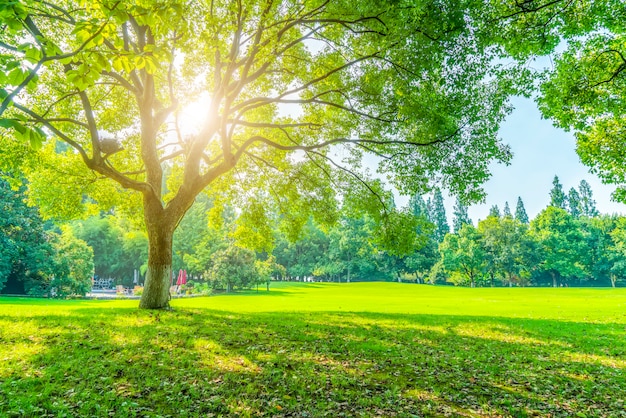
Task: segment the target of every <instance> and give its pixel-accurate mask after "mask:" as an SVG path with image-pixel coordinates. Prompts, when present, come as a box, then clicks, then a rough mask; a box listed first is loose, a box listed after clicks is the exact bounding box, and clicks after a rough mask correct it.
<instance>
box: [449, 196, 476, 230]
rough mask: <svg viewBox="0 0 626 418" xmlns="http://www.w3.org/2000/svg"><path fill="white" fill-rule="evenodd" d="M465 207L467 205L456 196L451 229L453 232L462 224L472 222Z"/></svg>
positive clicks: (459, 228)
mask: <svg viewBox="0 0 626 418" xmlns="http://www.w3.org/2000/svg"><path fill="white" fill-rule="evenodd" d="M467 209H468V207H467V206H466V205H465V204H463V202H462V201H461V199H459V198H458V197H457V198H456V203H455V204H454V218H453V219H452V229H453V230H454V233H455V234H456V233H458V232H459V231H460V230H461V228H462V227H463V225H466V224H470V225H471V224H472V220H471V219H470V217H469V214H468V213H467Z"/></svg>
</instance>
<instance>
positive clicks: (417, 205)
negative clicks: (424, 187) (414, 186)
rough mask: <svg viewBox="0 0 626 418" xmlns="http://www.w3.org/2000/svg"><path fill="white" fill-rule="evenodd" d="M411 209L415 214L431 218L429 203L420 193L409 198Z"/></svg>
mask: <svg viewBox="0 0 626 418" xmlns="http://www.w3.org/2000/svg"><path fill="white" fill-rule="evenodd" d="M409 210H410V211H411V213H412V214H413V216H425V217H426V218H429V213H428V203H427V202H426V201H425V200H424V198H423V197H422V196H421V195H419V194H416V195H414V196H411V198H410V199H409Z"/></svg>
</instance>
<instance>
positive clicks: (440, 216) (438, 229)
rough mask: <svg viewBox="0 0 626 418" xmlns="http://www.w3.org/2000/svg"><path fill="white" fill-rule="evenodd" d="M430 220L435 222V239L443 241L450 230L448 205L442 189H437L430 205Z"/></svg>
mask: <svg viewBox="0 0 626 418" xmlns="http://www.w3.org/2000/svg"><path fill="white" fill-rule="evenodd" d="M429 218H430V221H431V222H432V223H434V224H435V240H436V241H437V242H442V241H443V238H444V237H445V236H446V234H448V233H449V232H450V226H449V225H448V217H447V216H446V207H445V205H444V203H443V195H442V194H441V190H440V189H435V191H434V192H433V199H432V201H431V206H430V216H429Z"/></svg>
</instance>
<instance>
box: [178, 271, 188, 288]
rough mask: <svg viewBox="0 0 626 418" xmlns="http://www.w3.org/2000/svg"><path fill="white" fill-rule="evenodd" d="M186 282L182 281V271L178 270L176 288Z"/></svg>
mask: <svg viewBox="0 0 626 418" xmlns="http://www.w3.org/2000/svg"><path fill="white" fill-rule="evenodd" d="M185 283H187V281H186V280H185V281H183V271H182V270H178V279H176V286H180V285H181V284H185Z"/></svg>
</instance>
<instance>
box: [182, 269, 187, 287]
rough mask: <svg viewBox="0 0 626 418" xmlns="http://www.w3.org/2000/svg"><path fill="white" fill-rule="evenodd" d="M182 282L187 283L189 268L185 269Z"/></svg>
mask: <svg viewBox="0 0 626 418" xmlns="http://www.w3.org/2000/svg"><path fill="white" fill-rule="evenodd" d="M181 283H182V284H187V270H183V277H182V280H181Z"/></svg>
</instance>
